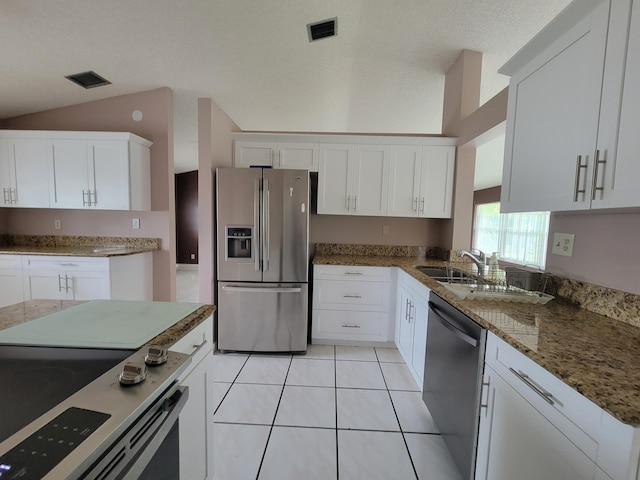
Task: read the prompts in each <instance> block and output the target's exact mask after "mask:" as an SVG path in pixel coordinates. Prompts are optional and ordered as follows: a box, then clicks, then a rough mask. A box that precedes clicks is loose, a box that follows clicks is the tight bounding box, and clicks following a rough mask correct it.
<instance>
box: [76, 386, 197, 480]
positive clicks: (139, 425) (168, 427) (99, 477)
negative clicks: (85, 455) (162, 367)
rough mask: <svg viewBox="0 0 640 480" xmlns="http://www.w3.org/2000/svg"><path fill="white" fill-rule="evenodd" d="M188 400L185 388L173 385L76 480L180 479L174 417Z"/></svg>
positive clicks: (177, 431)
mask: <svg viewBox="0 0 640 480" xmlns="http://www.w3.org/2000/svg"><path fill="white" fill-rule="evenodd" d="M188 398H189V388H188V387H181V386H180V387H179V386H177V385H175V384H174V385H173V386H172V387H171V388H169V389H168V390H167V391H166V392H165V394H164V395H162V396H161V397H160V398H159V399H158V400H157V401H156V402H154V403H153V405H151V407H149V408H148V409H147V410H146V411H145V412H144V413H143V414H142V415H141V416H140V417H139V418H138V419H136V420H135V421H134V423H133V425H131V427H130V428H129V429H127V431H126V432H125V433H124V434H123V435H122V436H121V437H120V438H119V439H118V441H117V442H115V443H114V444H113V445H112V446H111V447H109V449H108V450H107V452H106V453H105V454H104V455H103V456H102V457H101V458H100V459H99V460H98V461H97V462H96V463H95V464H94V465H93V466H92V467H91V468H90V469H89V470H88V471H87V472H86V473H85V474H84V475H82V476H81V477H80V478H82V479H91V480H94V479H95V480H122V479H127V480H138V479H142V480H146V479H154V480H158V479H160V480H162V479H167V480H169V479H171V480H175V479H178V478H180V463H179V455H180V448H179V446H180V440H179V428H178V417H179V416H180V412H181V410H182V408H183V407H184V405H185V404H186V402H187V400H188Z"/></svg>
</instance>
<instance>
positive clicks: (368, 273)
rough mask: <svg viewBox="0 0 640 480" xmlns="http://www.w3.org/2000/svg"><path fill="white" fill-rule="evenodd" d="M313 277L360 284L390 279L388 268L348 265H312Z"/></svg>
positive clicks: (389, 269)
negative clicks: (351, 281) (352, 281)
mask: <svg viewBox="0 0 640 480" xmlns="http://www.w3.org/2000/svg"><path fill="white" fill-rule="evenodd" d="M313 275H314V278H317V279H327V280H354V281H361V282H370V281H381V282H388V281H389V280H390V278H391V268H389V267H353V266H348V265H314V266H313Z"/></svg>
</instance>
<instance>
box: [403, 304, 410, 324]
mask: <svg viewBox="0 0 640 480" xmlns="http://www.w3.org/2000/svg"><path fill="white" fill-rule="evenodd" d="M410 310H411V300H409V299H408V298H407V301H406V302H405V304H404V319H405V320H406V321H407V323H411V318H409V312H410Z"/></svg>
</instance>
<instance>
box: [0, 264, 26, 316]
mask: <svg viewBox="0 0 640 480" xmlns="http://www.w3.org/2000/svg"><path fill="white" fill-rule="evenodd" d="M22 301H24V294H23V293H22V258H21V257H20V255H0V308H1V307H6V306H7V305H13V304H14V303H20V302H22Z"/></svg>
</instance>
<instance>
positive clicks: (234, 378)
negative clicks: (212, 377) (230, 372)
mask: <svg viewBox="0 0 640 480" xmlns="http://www.w3.org/2000/svg"><path fill="white" fill-rule="evenodd" d="M250 356H251V355H247V358H245V359H244V362H243V363H242V366H241V367H240V369H239V370H238V373H236V376H235V377H233V380H232V381H231V385H230V386H229V389H228V390H227V392H226V393H225V394H224V395H223V396H222V398H221V399H220V402H219V403H218V406H217V407H216V408H215V410H214V411H213V415H215V414H216V413H217V412H218V409H219V408H220V405H222V402H224V399H225V398H227V395H229V392H230V391H231V387H233V385H234V384H235V383H236V380H237V379H238V375H240V372H241V371H242V369H243V368H244V366H245V365H246V364H247V362H248V361H249V357H250ZM213 383H216V382H215V381H214V382H213ZM217 383H227V382H217Z"/></svg>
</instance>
